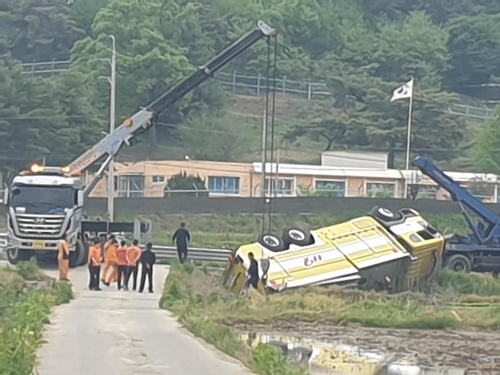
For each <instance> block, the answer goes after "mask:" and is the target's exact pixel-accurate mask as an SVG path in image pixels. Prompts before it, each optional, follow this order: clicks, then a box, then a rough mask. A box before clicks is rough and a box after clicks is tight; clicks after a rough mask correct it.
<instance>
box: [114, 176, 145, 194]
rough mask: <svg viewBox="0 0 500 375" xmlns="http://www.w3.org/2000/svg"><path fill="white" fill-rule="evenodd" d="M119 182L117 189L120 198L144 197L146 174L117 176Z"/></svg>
mask: <svg viewBox="0 0 500 375" xmlns="http://www.w3.org/2000/svg"><path fill="white" fill-rule="evenodd" d="M116 181H117V182H118V184H117V186H116V191H117V193H118V197H120V198H143V197H144V176H141V175H121V176H117V180H116Z"/></svg>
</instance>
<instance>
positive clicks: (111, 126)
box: [100, 35, 116, 222]
mask: <svg viewBox="0 0 500 375" xmlns="http://www.w3.org/2000/svg"><path fill="white" fill-rule="evenodd" d="M109 37H110V38H111V41H112V42H113V53H112V55H111V59H106V60H107V61H108V62H109V65H111V76H110V77H100V78H104V79H106V80H107V81H108V82H109V84H110V85H111V95H110V104H109V112H110V113H109V134H111V133H113V131H114V130H115V94H116V85H115V83H116V80H115V79H116V41H115V36H114V35H110V36H109ZM114 180H115V178H114V162H113V159H111V162H110V163H109V171H108V214H109V221H111V222H113V221H114V216H115V215H114V210H115V209H114V190H115V186H114Z"/></svg>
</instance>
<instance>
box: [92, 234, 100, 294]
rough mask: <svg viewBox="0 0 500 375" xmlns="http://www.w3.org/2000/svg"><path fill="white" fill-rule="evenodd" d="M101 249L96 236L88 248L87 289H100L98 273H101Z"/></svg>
mask: <svg viewBox="0 0 500 375" xmlns="http://www.w3.org/2000/svg"><path fill="white" fill-rule="evenodd" d="M101 262H102V249H101V243H100V241H99V239H98V238H95V239H94V240H93V241H92V246H90V249H89V274H90V281H89V289H90V290H102V289H100V288H99V274H100V273H101Z"/></svg>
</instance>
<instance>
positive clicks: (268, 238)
mask: <svg viewBox="0 0 500 375" xmlns="http://www.w3.org/2000/svg"><path fill="white" fill-rule="evenodd" d="M263 240H264V242H265V243H266V244H268V245H270V246H276V245H278V244H279V242H278V241H276V238H274V237H273V236H264V238H263Z"/></svg>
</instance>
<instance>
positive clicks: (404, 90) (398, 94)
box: [391, 79, 413, 102]
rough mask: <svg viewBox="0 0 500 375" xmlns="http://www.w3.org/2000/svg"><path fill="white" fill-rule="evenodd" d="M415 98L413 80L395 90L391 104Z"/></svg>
mask: <svg viewBox="0 0 500 375" xmlns="http://www.w3.org/2000/svg"><path fill="white" fill-rule="evenodd" d="M412 96H413V79H412V80H411V81H410V82H407V83H405V84H404V85H403V86H401V87H399V88H397V89H396V90H394V93H393V94H392V98H391V102H394V101H396V100H400V99H407V98H411V97H412Z"/></svg>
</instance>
